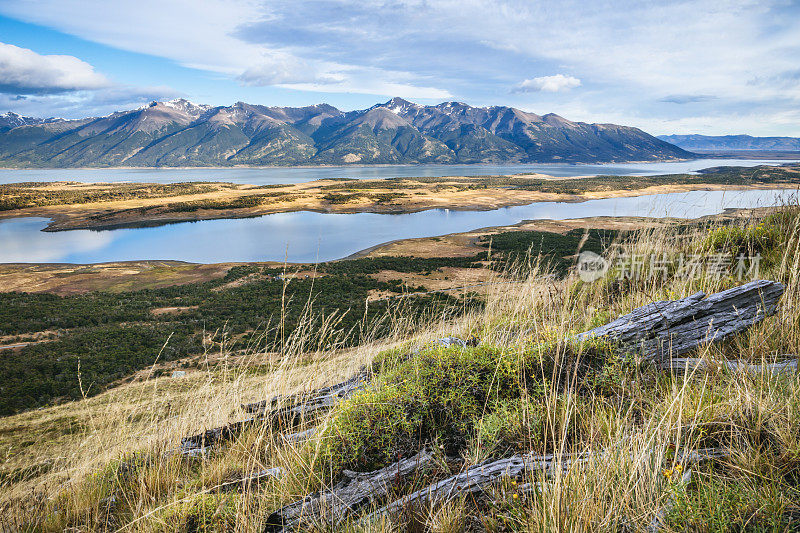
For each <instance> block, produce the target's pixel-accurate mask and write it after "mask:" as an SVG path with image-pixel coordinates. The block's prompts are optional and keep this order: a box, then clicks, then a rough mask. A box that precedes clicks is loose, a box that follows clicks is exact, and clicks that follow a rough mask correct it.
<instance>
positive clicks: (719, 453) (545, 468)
mask: <svg viewBox="0 0 800 533" xmlns="http://www.w3.org/2000/svg"><path fill="white" fill-rule="evenodd" d="M605 455H606V453H605V452H597V453H584V454H577V455H558V456H554V455H535V454H532V453H530V454H525V455H515V456H513V457H508V458H506V459H500V460H497V461H491V462H487V463H483V464H479V465H475V466H473V467H470V468H468V469H467V470H465V471H464V472H462V473H460V474H457V475H455V476H452V477H449V478H447V479H444V480H442V481H438V482H436V483H434V484H432V485H430V486H428V487H426V488H424V489H421V490H418V491H416V492H413V493H411V494H408V495H406V496H403V497H402V498H400V499H398V500H395V501H393V502H391V503H389V504H388V505H385V506H384V507H381V508H380V509H378V510H377V511H375V512H374V513H372V514H371V515H369V516H368V517H367V518H366V521H372V520H376V519H378V518H380V517H381V516H384V515H391V514H394V513H397V512H399V511H401V510H403V509H406V508H408V507H412V506H417V505H421V504H432V503H438V504H442V503H445V502H447V501H449V500H451V499H453V498H455V497H457V496H461V495H466V494H473V493H477V492H486V491H487V489H489V488H490V487H492V486H494V485H496V484H497V483H498V482H499V481H501V480H502V479H503V478H504V477H509V478H521V477H523V476H526V475H527V476H530V475H531V474H534V473H537V472H539V473H541V475H542V476H552V475H553V474H554V473H555V472H556V471H561V472H563V473H566V472H567V471H568V470H569V469H570V468H572V467H574V466H576V465H581V464H586V463H588V462H590V461H601V460H602V459H603V457H604V456H605ZM725 456H727V453H726V452H725V451H723V450H721V449H718V448H706V449H701V450H697V451H693V452H690V453H688V454H685V455H684V456H683V457H681V458H679V459H678V460H677V461H676V462H680V463H682V464H696V463H699V462H702V461H705V460H707V459H718V458H721V457H725ZM525 486H526V487H529V488H530V489H531V490H533V489H534V488H535V486H536V485H535V484H526V485H525Z"/></svg>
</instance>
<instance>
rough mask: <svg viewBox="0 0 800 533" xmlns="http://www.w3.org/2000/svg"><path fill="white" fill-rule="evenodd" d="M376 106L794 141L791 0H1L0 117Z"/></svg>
mask: <svg viewBox="0 0 800 533" xmlns="http://www.w3.org/2000/svg"><path fill="white" fill-rule="evenodd" d="M393 96H400V97H403V98H406V99H408V100H412V101H415V102H418V103H421V104H435V103H439V102H443V101H452V100H455V101H460V102H466V103H468V104H470V105H476V106H490V105H509V106H513V107H517V108H520V109H523V110H525V111H531V112H534V113H539V114H545V113H550V112H553V113H557V114H559V115H562V116H564V117H566V118H568V119H570V120H579V121H585V122H612V123H617V124H625V125H631V126H637V127H640V128H642V129H644V130H645V131H648V132H650V133H653V134H669V133H678V134H686V133H700V134H707V135H723V134H740V133H745V134H751V135H789V136H800V105H799V104H800V0H756V1H745V0H693V1H680V0H678V1H664V0H660V1H630V2H629V1H609V0H591V1H589V0H584V1H575V0H561V1H552V0H541V1H540V0H494V1H488V0H384V1H371V0H263V1H257V0H202V1H198V0H158V1H156V0H136V1H132V0H0V112H2V111H6V110H11V111H14V112H17V113H20V114H23V115H28V116H40V117H44V116H58V117H64V118H80V117H85V116H100V115H106V114H108V113H111V112H113V111H115V110H120V109H129V108H132V107H136V106H139V105H143V104H146V103H147V102H149V101H152V100H168V99H172V98H187V99H189V100H192V101H194V102H197V103H206V104H212V105H230V104H233V103H234V102H236V101H245V102H249V103H254V104H264V105H276V106H302V105H311V104H316V103H320V102H326V103H329V104H331V105H334V106H336V107H338V108H340V109H343V110H351V109H361V108H365V107H369V106H371V105H374V104H376V103H378V102H384V101H386V100H388V99H389V98H391V97H393Z"/></svg>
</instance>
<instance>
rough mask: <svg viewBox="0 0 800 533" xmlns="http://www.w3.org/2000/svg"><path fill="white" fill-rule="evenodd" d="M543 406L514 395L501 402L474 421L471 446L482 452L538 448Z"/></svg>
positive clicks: (541, 440) (544, 412)
mask: <svg viewBox="0 0 800 533" xmlns="http://www.w3.org/2000/svg"><path fill="white" fill-rule="evenodd" d="M546 423H547V409H546V407H545V404H544V402H541V401H538V402H534V401H531V400H529V399H522V398H517V399H514V400H509V401H504V402H501V403H500V405H499V406H498V408H497V409H496V410H495V411H494V412H492V413H488V414H486V415H484V416H483V417H482V418H481V419H480V420H479V421H478V423H477V425H476V426H477V427H476V439H475V447H476V448H477V447H479V448H480V450H481V451H482V452H483V453H484V454H486V455H490V456H491V455H498V456H502V455H505V454H507V453H509V452H513V451H518V450H523V449H530V448H531V447H540V446H541V445H542V444H544V439H545V429H546Z"/></svg>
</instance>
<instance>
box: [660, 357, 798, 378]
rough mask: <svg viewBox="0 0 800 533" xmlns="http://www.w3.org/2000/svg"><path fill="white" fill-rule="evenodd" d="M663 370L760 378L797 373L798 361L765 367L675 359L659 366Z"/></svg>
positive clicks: (767, 364) (764, 365)
mask: <svg viewBox="0 0 800 533" xmlns="http://www.w3.org/2000/svg"><path fill="white" fill-rule="evenodd" d="M658 368H660V369H661V370H674V371H685V372H691V371H693V370H696V369H701V370H727V371H730V372H736V373H742V374H750V375H751V376H758V375H760V374H762V373H764V374H773V375H776V374H787V373H792V372H797V359H790V360H787V361H781V362H779V363H765V364H763V365H757V364H751V363H748V362H747V361H742V360H741V359H733V360H730V361H717V360H712V361H709V360H707V359H697V358H691V357H689V358H675V359H672V360H669V361H664V362H663V363H661V364H659V365H658Z"/></svg>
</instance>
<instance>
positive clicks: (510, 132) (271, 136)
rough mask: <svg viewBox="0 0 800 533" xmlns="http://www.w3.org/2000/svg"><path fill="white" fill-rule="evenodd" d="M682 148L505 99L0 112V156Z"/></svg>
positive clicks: (291, 156)
mask: <svg viewBox="0 0 800 533" xmlns="http://www.w3.org/2000/svg"><path fill="white" fill-rule="evenodd" d="M690 157H692V154H691V153H689V152H686V151H684V150H682V149H680V148H678V147H676V146H673V145H671V144H669V143H667V142H664V141H662V140H659V139H657V138H655V137H653V136H651V135H648V134H647V133H645V132H643V131H641V130H639V129H637V128H632V127H627V126H617V125H615V124H586V123H583V122H571V121H569V120H566V119H564V118H562V117H559V116H558V115H554V114H547V115H543V116H539V115H536V114H533V113H526V112H524V111H520V110H519V109H514V108H511V107H504V106H497V107H488V108H485V107H472V106H469V105H467V104H463V103H459V102H446V103H442V104H439V105H435V106H423V105H419V104H415V103H412V102H409V101H407V100H403V99H401V98H392V99H391V100H389V101H388V102H386V103H384V104H378V105H375V106H373V107H371V108H369V109H364V110H360V111H350V112H343V111H340V110H338V109H336V108H335V107H333V106H330V105H327V104H318V105H314V106H308V107H267V106H262V105H253V104H246V103H243V102H237V103H236V104H234V105H232V106H228V107H212V106H208V105H197V104H193V103H191V102H189V101H187V100H182V99H179V100H173V101H170V102H153V103H151V104H150V105H148V106H145V107H141V108H139V109H134V110H130V111H119V112H116V113H113V114H111V115H108V116H106V117H100V118H85V119H80V120H61V119H34V118H29V117H21V116H19V115H16V114H13V113H6V114H5V115H0V165H2V166H31V167H81V166H93V167H103V166H229V165H342V164H384V163H512V162H520V163H530V162H569V163H578V162H612V161H618V162H622V161H652V160H669V159H683V158H690Z"/></svg>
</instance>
